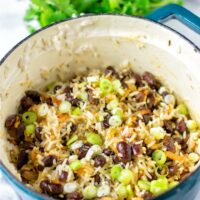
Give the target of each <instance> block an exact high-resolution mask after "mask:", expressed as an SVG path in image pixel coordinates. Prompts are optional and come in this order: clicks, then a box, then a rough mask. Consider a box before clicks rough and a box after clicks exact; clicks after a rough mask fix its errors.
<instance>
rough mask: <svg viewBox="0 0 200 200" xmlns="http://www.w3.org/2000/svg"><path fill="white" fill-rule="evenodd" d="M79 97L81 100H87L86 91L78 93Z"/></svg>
mask: <svg viewBox="0 0 200 200" xmlns="http://www.w3.org/2000/svg"><path fill="white" fill-rule="evenodd" d="M80 98H81V99H82V100H83V101H87V100H88V93H87V92H82V93H81V94H80Z"/></svg>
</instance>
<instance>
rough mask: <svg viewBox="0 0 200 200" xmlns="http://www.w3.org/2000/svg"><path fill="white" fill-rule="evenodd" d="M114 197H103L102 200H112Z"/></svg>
mask: <svg viewBox="0 0 200 200" xmlns="http://www.w3.org/2000/svg"><path fill="white" fill-rule="evenodd" d="M112 199H113V198H112V197H102V198H101V199H100V200H112Z"/></svg>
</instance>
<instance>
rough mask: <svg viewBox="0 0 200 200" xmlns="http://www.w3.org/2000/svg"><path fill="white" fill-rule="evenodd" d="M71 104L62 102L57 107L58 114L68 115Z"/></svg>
mask: <svg viewBox="0 0 200 200" xmlns="http://www.w3.org/2000/svg"><path fill="white" fill-rule="evenodd" d="M71 107H72V106H71V104H70V103H69V102H68V101H63V102H61V104H60V105H59V108H58V109H59V112H60V113H69V112H70V111H71Z"/></svg>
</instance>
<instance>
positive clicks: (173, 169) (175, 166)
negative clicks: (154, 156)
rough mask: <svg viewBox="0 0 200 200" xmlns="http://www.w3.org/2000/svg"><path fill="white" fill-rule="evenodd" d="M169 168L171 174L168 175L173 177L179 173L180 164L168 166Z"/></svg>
mask: <svg viewBox="0 0 200 200" xmlns="http://www.w3.org/2000/svg"><path fill="white" fill-rule="evenodd" d="M168 169H169V175H168V176H169V177H171V176H174V175H176V174H177V171H178V166H177V165H170V166H169V167H168Z"/></svg>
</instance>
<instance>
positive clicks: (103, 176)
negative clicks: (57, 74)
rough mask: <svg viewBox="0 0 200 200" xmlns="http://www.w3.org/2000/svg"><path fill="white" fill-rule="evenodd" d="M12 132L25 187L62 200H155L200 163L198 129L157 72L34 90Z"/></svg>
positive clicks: (92, 74) (109, 71)
mask: <svg viewBox="0 0 200 200" xmlns="http://www.w3.org/2000/svg"><path fill="white" fill-rule="evenodd" d="M5 127H6V128H7V131H8V140H9V142H10V144H11V145H12V150H11V151H10V159H11V162H12V163H14V165H15V166H16V168H17V170H18V172H19V173H20V175H21V179H22V181H23V183H25V184H26V185H27V186H28V187H31V188H33V189H34V190H36V191H38V192H41V193H44V194H46V195H49V196H51V197H53V198H55V199H66V200H80V199H99V200H112V199H126V200H129V199H130V200H131V199H132V200H143V199H150V198H152V197H154V196H156V195H159V194H161V193H163V192H165V191H167V190H169V189H171V188H172V187H175V186H176V185H177V184H179V183H180V182H181V181H182V180H184V179H185V178H186V177H187V176H188V175H189V173H191V172H192V171H193V170H195V168H196V167H197V165H198V163H199V158H200V157H199V156H200V134H199V127H198V125H197V122H196V121H195V120H193V119H191V117H190V114H189V111H188V108H187V107H186V105H185V104H184V103H182V102H177V99H176V97H175V96H174V94H173V93H172V92H170V90H168V89H167V88H166V87H165V86H163V85H162V84H161V83H160V82H159V81H158V80H157V79H156V78H155V77H154V75H153V74H151V73H150V72H145V73H144V74H142V75H139V74H137V73H135V72H133V71H132V70H131V69H123V70H121V71H119V72H117V71H116V70H115V69H114V68H113V67H107V68H106V69H105V70H104V71H103V70H94V71H89V72H88V73H87V74H86V75H84V76H75V77H74V78H72V79H71V80H70V81H67V82H59V81H58V82H52V83H50V84H48V85H47V86H46V87H45V88H43V89H41V90H38V91H36V90H28V91H26V92H25V95H24V96H23V97H22V99H21V101H20V104H19V108H18V112H17V113H16V114H13V115H11V116H9V117H8V118H7V119H6V121H5Z"/></svg>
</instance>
